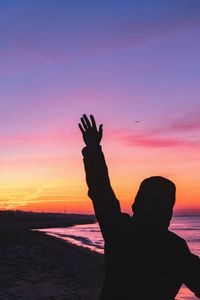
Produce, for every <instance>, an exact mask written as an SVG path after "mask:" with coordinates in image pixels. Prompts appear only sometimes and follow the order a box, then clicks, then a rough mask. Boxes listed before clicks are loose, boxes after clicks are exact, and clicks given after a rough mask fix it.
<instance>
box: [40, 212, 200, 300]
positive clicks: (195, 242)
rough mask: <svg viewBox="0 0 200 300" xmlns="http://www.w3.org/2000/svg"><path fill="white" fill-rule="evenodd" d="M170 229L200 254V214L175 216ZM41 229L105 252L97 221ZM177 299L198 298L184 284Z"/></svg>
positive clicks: (193, 250)
mask: <svg viewBox="0 0 200 300" xmlns="http://www.w3.org/2000/svg"><path fill="white" fill-rule="evenodd" d="M170 230H171V231H173V232H175V233H176V234H178V235H179V236H181V237H182V238H184V239H185V240H186V241H187V243H188V246H189V248H190V250H191V251H192V252H193V253H194V254H196V255H198V256H200V247H199V245H200V216H175V217H173V219H172V221H171V225H170ZM40 231H42V232H45V233H47V234H49V235H52V236H55V237H57V238H60V239H62V240H65V241H67V242H70V243H72V244H75V245H77V246H81V247H85V248H88V249H90V250H92V251H96V252H98V253H102V254H103V253H104V241H103V238H102V235H101V233H100V230H99V226H98V224H97V223H95V224H84V225H75V226H73V227H68V228H47V229H40ZM176 299H177V300H197V299H198V298H196V297H195V296H194V295H193V293H192V292H191V291H189V290H188V289H187V288H186V287H185V286H183V287H182V288H181V289H180V291H179V293H178V295H177V297H176Z"/></svg>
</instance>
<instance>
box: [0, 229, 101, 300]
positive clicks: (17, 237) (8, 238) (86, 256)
mask: <svg viewBox="0 0 200 300" xmlns="http://www.w3.org/2000/svg"><path fill="white" fill-rule="evenodd" d="M0 261H1V263H0V299H2V300H17V299H19V300H36V299H37V300H43V299H45V300H47V299H48V300H75V299H79V300H84V299H87V300H97V299H98V295H99V292H100V290H101V285H102V281H103V256H102V255H101V254H97V253H93V252H91V251H89V250H86V249H82V248H79V247H77V246H73V245H70V244H67V243H66V242H62V241H60V240H57V239H55V238H54V237H50V236H47V235H45V234H43V233H40V232H35V231H23V230H21V231H20V232H19V231H18V232H12V233H8V234H5V232H4V233H3V235H2V234H1V247H0Z"/></svg>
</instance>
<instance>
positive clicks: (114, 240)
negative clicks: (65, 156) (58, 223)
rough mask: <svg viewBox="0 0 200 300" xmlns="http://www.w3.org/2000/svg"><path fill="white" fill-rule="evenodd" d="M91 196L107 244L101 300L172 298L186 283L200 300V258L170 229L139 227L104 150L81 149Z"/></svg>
mask: <svg viewBox="0 0 200 300" xmlns="http://www.w3.org/2000/svg"><path fill="white" fill-rule="evenodd" d="M82 153H83V156H84V166H85V172H86V180H87V185H88V187H89V192H88V195H89V197H90V198H91V199H92V202H93V205H94V210H95V214H96V217H97V220H98V222H99V225H100V229H101V233H102V236H103V238H104V241H105V281H104V285H103V289H102V293H101V296H100V299H101V300H118V299H120V300H129V299H130V300H131V299H132V300H133V299H136V300H143V299H145V300H148V299H154V300H172V299H174V298H175V296H176V294H177V293H178V291H179V289H180V287H181V285H182V284H183V283H184V284H185V285H186V286H187V287H188V288H189V289H190V290H191V291H193V292H194V293H195V295H196V296H197V297H199V298H200V259H199V257H198V256H196V255H194V254H192V253H191V252H190V250H189V248H188V246H187V244H186V242H185V241H184V240H183V239H182V238H180V237H179V236H177V235H176V234H174V233H172V232H171V231H169V230H168V229H167V228H166V230H161V231H159V230H158V231H155V230H151V229H150V228H146V227H145V228H143V227H142V226H139V225H138V224H137V222H136V221H135V219H134V215H133V216H132V217H130V216H129V215H128V214H125V213H122V212H121V210H120V204H119V201H118V200H117V199H116V196H115V194H114V192H113V190H112V187H111V184H110V180H109V175H108V170H107V166H106V162H105V158H104V155H103V152H102V150H101V146H97V147H93V148H89V147H85V148H83V150H82Z"/></svg>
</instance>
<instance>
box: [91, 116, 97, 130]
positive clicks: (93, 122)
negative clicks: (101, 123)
mask: <svg viewBox="0 0 200 300" xmlns="http://www.w3.org/2000/svg"><path fill="white" fill-rule="evenodd" d="M90 119H91V122H92V126H93V127H94V129H97V126H96V122H95V119H94V117H93V115H90Z"/></svg>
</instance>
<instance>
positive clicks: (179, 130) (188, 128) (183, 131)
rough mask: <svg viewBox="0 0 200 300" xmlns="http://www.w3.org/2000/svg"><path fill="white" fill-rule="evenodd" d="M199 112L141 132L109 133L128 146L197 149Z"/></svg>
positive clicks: (125, 130) (120, 131)
mask: <svg viewBox="0 0 200 300" xmlns="http://www.w3.org/2000/svg"><path fill="white" fill-rule="evenodd" d="M199 129H200V112H199V111H196V112H191V113H189V114H186V115H184V116H183V117H180V118H177V119H176V120H174V121H172V122H171V123H170V124H169V125H168V126H163V127H159V128H155V129H153V130H143V131H140V133H135V132H134V130H133V129H129V130H128V129H119V130H112V131H111V132H110V133H109V136H110V135H113V137H114V138H116V139H117V140H120V141H122V142H123V143H125V144H126V145H129V146H138V147H149V148H170V147H193V146H195V147H197V146H200V136H199Z"/></svg>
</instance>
